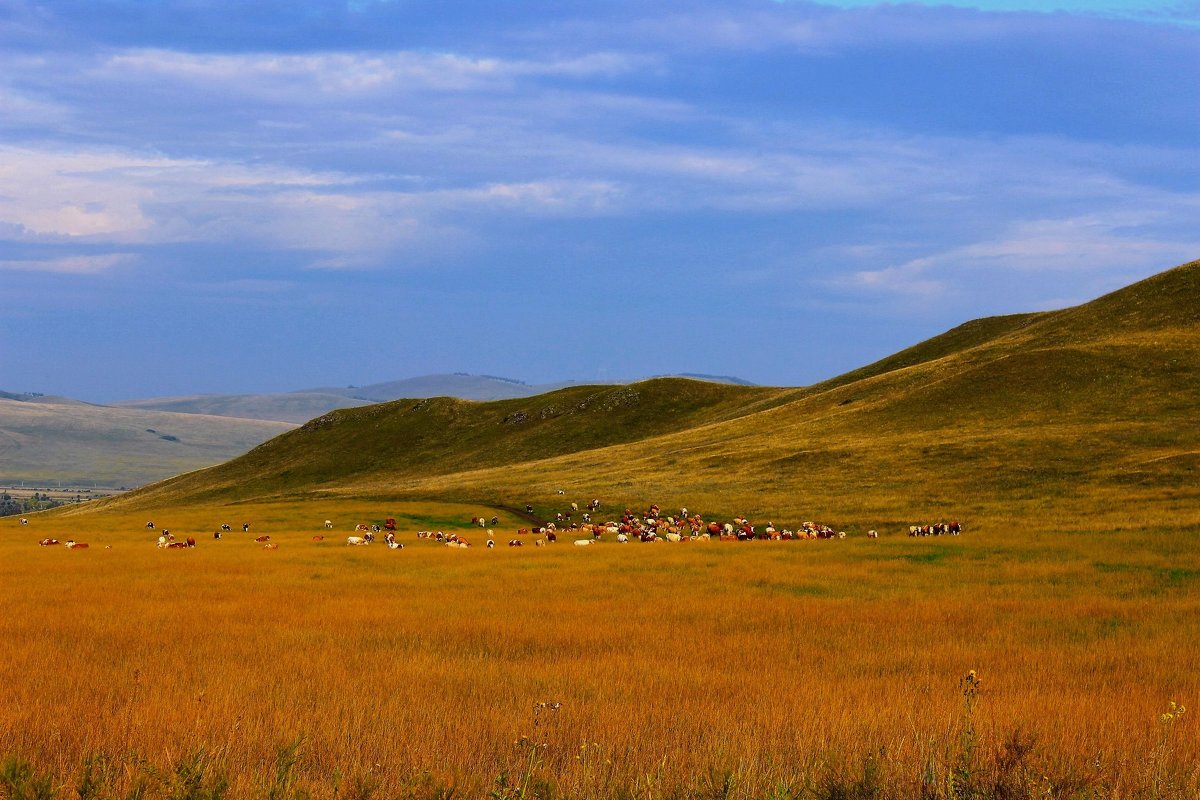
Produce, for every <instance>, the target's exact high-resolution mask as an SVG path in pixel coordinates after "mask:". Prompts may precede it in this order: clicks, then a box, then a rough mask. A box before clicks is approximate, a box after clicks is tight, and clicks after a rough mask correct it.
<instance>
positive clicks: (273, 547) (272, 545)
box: [263, 542, 279, 550]
mask: <svg viewBox="0 0 1200 800" xmlns="http://www.w3.org/2000/svg"><path fill="white" fill-rule="evenodd" d="M278 549H279V545H277V544H275V542H267V543H266V544H264V545H263V550H278Z"/></svg>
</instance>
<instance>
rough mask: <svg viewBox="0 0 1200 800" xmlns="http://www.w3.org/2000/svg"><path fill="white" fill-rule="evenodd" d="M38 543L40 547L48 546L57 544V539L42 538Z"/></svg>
mask: <svg viewBox="0 0 1200 800" xmlns="http://www.w3.org/2000/svg"><path fill="white" fill-rule="evenodd" d="M38 544H40V545H41V546H42V547H50V546H51V545H55V544H58V539H42V540H41V541H40V542H38Z"/></svg>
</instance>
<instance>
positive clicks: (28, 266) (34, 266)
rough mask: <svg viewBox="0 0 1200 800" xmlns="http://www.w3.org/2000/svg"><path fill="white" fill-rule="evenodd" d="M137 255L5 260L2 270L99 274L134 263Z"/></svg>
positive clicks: (109, 254) (60, 273)
mask: <svg viewBox="0 0 1200 800" xmlns="http://www.w3.org/2000/svg"><path fill="white" fill-rule="evenodd" d="M136 261H137V256H135V255H133V254H131V253H108V254H105V255H89V256H59V257H57V258H45V259H23V260H3V259H0V270H12V271H17V272H49V273H54V274H57V275H99V274H102V273H105V272H109V271H111V270H113V269H116V268H117V267H121V266H125V265H130V264H133V263H135V262H136Z"/></svg>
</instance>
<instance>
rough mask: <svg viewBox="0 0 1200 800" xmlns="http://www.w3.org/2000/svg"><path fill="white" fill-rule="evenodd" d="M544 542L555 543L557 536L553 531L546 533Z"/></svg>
mask: <svg viewBox="0 0 1200 800" xmlns="http://www.w3.org/2000/svg"><path fill="white" fill-rule="evenodd" d="M546 541H547V542H557V541H558V534H557V533H555V532H554V531H546Z"/></svg>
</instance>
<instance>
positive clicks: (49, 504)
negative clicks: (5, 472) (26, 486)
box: [0, 492, 82, 517]
mask: <svg viewBox="0 0 1200 800" xmlns="http://www.w3.org/2000/svg"><path fill="white" fill-rule="evenodd" d="M81 499H82V498H78V497H77V498H76V499H75V502H77V503H78V502H80V500H81ZM66 503H67V501H66V500H54V499H52V498H51V497H50V495H48V494H38V493H37V492H34V493H33V494H31V495H30V496H29V497H13V496H12V495H11V494H9V493H8V492H5V493H4V494H0V517H11V516H12V515H13V514H29V513H32V512H34V511H45V510H46V509H47V508H54V507H55V506H61V505H66Z"/></svg>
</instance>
